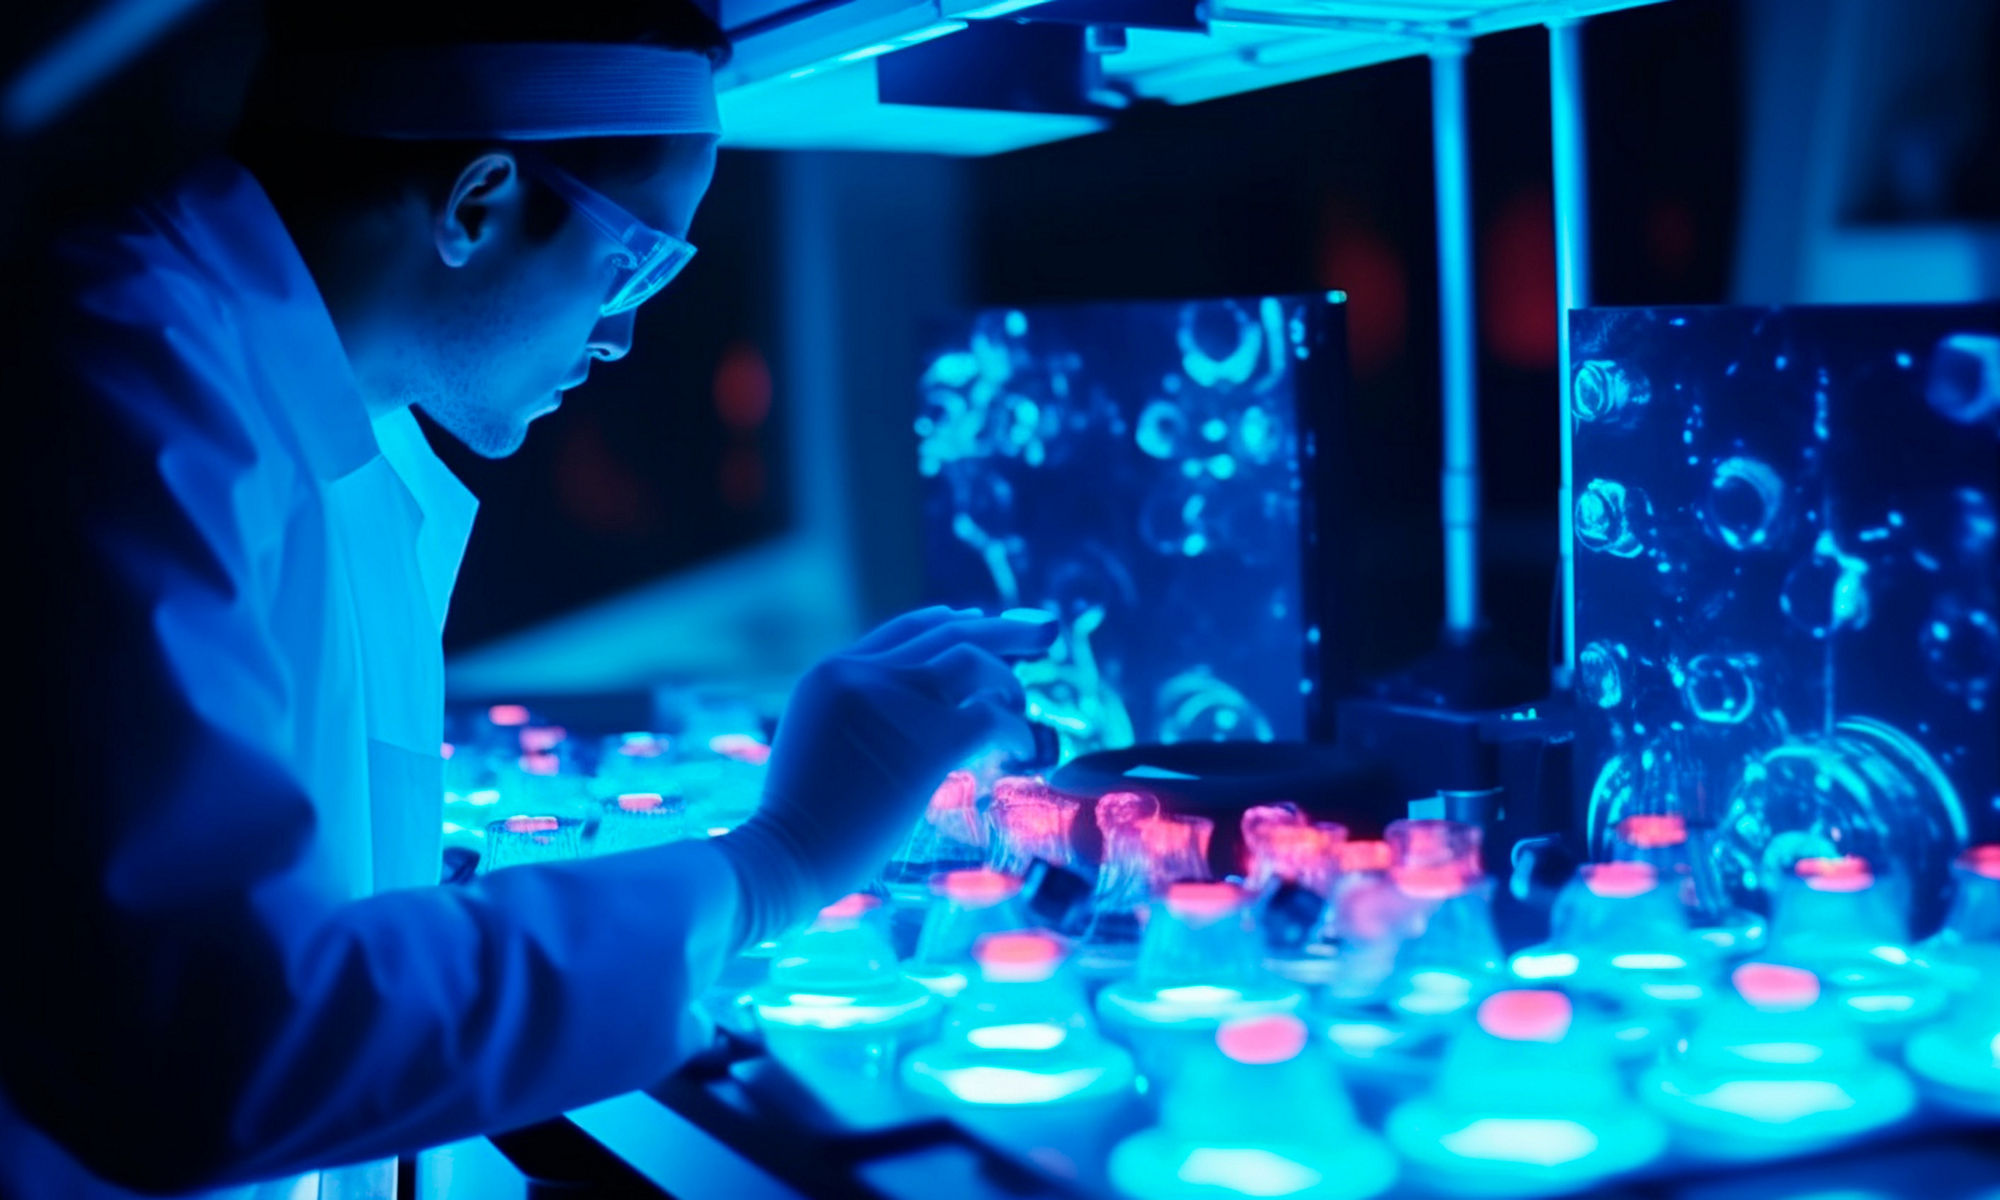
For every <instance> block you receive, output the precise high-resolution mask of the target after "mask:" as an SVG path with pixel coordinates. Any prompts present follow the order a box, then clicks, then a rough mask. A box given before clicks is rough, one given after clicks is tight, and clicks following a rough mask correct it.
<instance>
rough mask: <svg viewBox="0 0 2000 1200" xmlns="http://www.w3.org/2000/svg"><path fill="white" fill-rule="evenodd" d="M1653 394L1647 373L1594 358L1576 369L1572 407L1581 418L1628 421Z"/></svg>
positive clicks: (1593, 420)
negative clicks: (1647, 380) (1640, 372)
mask: <svg viewBox="0 0 2000 1200" xmlns="http://www.w3.org/2000/svg"><path fill="white" fill-rule="evenodd" d="M1652 398H1653V396H1652V389H1651V388H1650V387H1649V386H1648V384H1647V382H1646V377H1645V376H1644V375H1641V374H1639V373H1638V372H1637V371H1634V370H1631V369H1629V368H1627V367H1625V366H1624V365H1623V364H1621V363H1616V362H1609V361H1606V360H1603V359H1592V360H1590V361H1588V362H1585V363H1583V364H1581V365H1579V366H1578V367H1577V369H1576V375H1575V379H1574V381H1573V382H1572V384H1571V387H1570V411H1571V412H1572V413H1574V414H1575V416H1576V419H1577V420H1578V421H1580V422H1586V423H1602V424H1629V423H1630V422H1632V421H1633V420H1635V419H1637V417H1638V415H1639V412H1640V410H1642V409H1644V408H1645V406H1646V404H1647V403H1648V402H1649V401H1650V400H1651V399H1652Z"/></svg>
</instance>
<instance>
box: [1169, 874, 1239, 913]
mask: <svg viewBox="0 0 2000 1200" xmlns="http://www.w3.org/2000/svg"><path fill="white" fill-rule="evenodd" d="M1245 899H1246V897H1245V896H1244V894H1243V889H1242V888H1239V887H1237V886H1236V885H1235V884H1233V883H1194V882H1185V883H1176V884H1172V885H1170V886H1168V888H1167V911H1168V912H1170V913H1172V914H1174V915H1175V916H1177V917H1180V918H1181V919H1183V920H1186V919H1187V918H1190V917H1209V918H1213V917H1226V916H1228V915H1229V914H1230V913H1232V912H1235V911H1236V910H1237V909H1239V908H1241V907H1242V906H1243V902H1244V900H1245Z"/></svg>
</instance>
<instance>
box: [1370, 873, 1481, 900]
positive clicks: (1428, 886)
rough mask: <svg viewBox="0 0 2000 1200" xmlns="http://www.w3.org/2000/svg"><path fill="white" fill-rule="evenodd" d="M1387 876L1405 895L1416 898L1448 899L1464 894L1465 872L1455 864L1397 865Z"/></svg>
mask: <svg viewBox="0 0 2000 1200" xmlns="http://www.w3.org/2000/svg"><path fill="white" fill-rule="evenodd" d="M1389 878H1391V879H1393V880H1394V881H1395V883H1396V886H1397V887H1398V888H1399V889H1401V890H1402V893H1403V894H1404V895H1405V896H1410V897H1413V898H1414V899H1418V900H1449V899H1451V898H1452V897H1453V896H1463V895H1464V894H1465V885H1466V878H1465V872H1463V871H1461V870H1460V869H1459V868H1457V867H1456V866H1443V867H1397V868H1395V869H1393V870H1392V871H1390V872H1389Z"/></svg>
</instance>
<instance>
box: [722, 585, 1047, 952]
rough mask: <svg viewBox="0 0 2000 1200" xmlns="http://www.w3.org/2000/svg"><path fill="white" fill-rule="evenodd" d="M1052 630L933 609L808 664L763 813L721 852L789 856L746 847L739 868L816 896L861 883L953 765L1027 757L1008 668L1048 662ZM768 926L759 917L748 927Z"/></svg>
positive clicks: (751, 886)
mask: <svg viewBox="0 0 2000 1200" xmlns="http://www.w3.org/2000/svg"><path fill="white" fill-rule="evenodd" d="M1055 636H1056V622H1055V621H1054V619H1052V618H1051V619H1047V620H1035V619H1032V618H1031V615H1029V614H1022V613H1018V612H1017V613H1010V614H1009V615H1007V616H1004V617H989V616H985V615H983V614H982V613H980V612H979V611H978V610H976V609H975V610H958V609H950V608H942V607H940V608H926V609H922V610H919V611H917V612H912V613H906V614H904V615H903V616H900V617H897V618H896V619H895V620H893V621H890V622H889V623H888V624H886V625H884V626H882V627H881V628H880V629H877V630H875V631H874V632H873V633H871V634H869V635H868V636H867V637H865V638H863V639H861V641H859V642H857V643H856V644H855V645H854V646H853V647H852V648H850V649H848V650H846V651H843V652H842V653H839V654H836V655H834V656H832V657H830V658H828V659H826V660H824V661H823V662H821V663H819V664H818V665H817V666H815V667H814V668H813V669H812V670H810V671H808V672H807V673H806V676H805V678H804V679H802V680H800V682H799V686H798V688H797V690H796V691H794V692H793V694H792V699H791V702H790V703H789V704H788V705H787V706H786V708H785V715H784V719H783V720H782V721H781V722H780V723H779V726H778V736H777V742H776V744H775V745H774V746H773V747H772V752H771V764H770V775H769V777H768V780H767V782H766V784H765V792H764V803H763V807H762V808H761V809H760V810H759V811H758V813H757V815H756V817H754V818H752V820H751V821H750V822H749V823H748V824H746V825H745V826H744V827H743V829H742V830H739V831H738V833H736V834H731V835H730V837H729V838H725V839H724V841H725V842H730V841H731V840H732V839H733V840H735V843H736V844H735V845H734V846H733V847H726V848H728V849H731V850H732V851H734V852H740V851H743V850H747V849H749V848H750V847H751V846H752V845H753V844H754V845H756V848H757V851H758V855H757V857H762V856H764V855H765V854H768V853H776V854H778V855H779V856H780V857H784V858H789V859H791V862H790V863H788V864H787V863H777V862H772V863H768V864H766V863H758V862H755V861H754V860H750V856H748V855H744V856H743V858H744V859H745V860H750V861H745V863H744V865H743V866H742V867H740V868H739V869H740V870H742V871H744V872H745V874H746V875H751V874H754V873H757V872H760V871H763V870H766V869H771V870H784V869H787V867H789V868H790V869H791V870H793V871H795V872H797V873H798V874H800V875H801V876H802V877H803V886H804V889H805V891H806V892H808V893H809V897H808V900H809V902H810V903H813V904H824V903H827V902H829V901H831V900H833V899H834V898H836V897H838V896H840V895H843V894H845V893H847V892H849V891H853V890H854V889H856V888H858V887H860V886H862V885H864V884H865V883H866V882H867V881H868V880H869V879H870V878H871V877H872V876H873V875H874V873H875V872H876V871H877V870H878V869H880V867H881V866H882V864H883V863H884V862H885V861H887V859H888V857H889V855H890V854H892V853H893V852H894V851H895V849H896V846H897V845H898V844H899V843H900V842H901V841H902V839H903V837H904V835H906V834H907V833H908V832H909V828H910V823H911V822H912V821H915V820H916V819H917V817H918V816H919V814H921V813H922V812H923V807H924V804H925V802H926V801H927V800H928V799H929V797H930V794H931V792H932V791H933V790H934V789H935V788H936V787H937V785H938V782H939V781H940V780H942V779H943V778H944V777H945V775H946V774H947V773H949V772H950V771H951V770H952V769H954V768H955V767H958V766H959V765H960V764H962V763H964V762H965V761H966V760H967V759H970V758H972V757H973V756H975V755H977V754H978V753H980V752H981V751H983V750H985V749H987V748H989V747H993V746H999V747H1001V748H1003V749H1006V750H1008V751H1010V752H1012V753H1015V754H1017V755H1019V756H1023V757H1025V756H1027V755H1029V754H1031V753H1032V752H1033V749H1034V738H1033V735H1032V734H1031V733H1030V731H1029V729H1028V724H1027V720H1026V718H1025V717H1024V716H1023V715H1022V710H1023V707H1024V705H1025V697H1024V695H1023V694H1022V690H1021V684H1020V681H1019V680H1017V679H1015V678H1014V672H1013V670H1012V669H1011V668H1009V667H1008V665H1007V662H1008V660H1012V659H1021V658H1037V657H1040V656H1041V655H1043V654H1045V653H1047V652H1048V649H1049V647H1050V645H1052V644H1053V643H1054V641H1055ZM739 834H740V835H743V836H741V837H739ZM736 856H737V854H736V853H732V857H736ZM759 882H760V881H757V880H754V879H751V880H748V881H747V882H746V889H747V890H750V891H753V892H754V891H756V890H758V887H757V884H758V883H759ZM793 915H794V916H799V915H803V914H793ZM767 923H768V922H767V921H764V920H762V919H759V918H756V917H754V916H753V925H763V924H767ZM763 932H765V933H768V932H770V930H768V929H766V930H763Z"/></svg>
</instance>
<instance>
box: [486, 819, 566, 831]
mask: <svg viewBox="0 0 2000 1200" xmlns="http://www.w3.org/2000/svg"><path fill="white" fill-rule="evenodd" d="M501 824H502V825H503V826H505V828H506V830H507V832H508V833H554V832H555V831H556V830H557V829H559V828H561V826H562V822H561V821H559V820H557V819H556V818H554V817H508V818H507V819H506V820H505V821H503V822H502V823H501Z"/></svg>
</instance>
